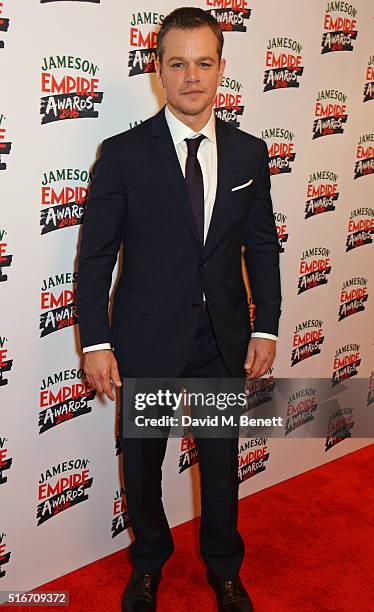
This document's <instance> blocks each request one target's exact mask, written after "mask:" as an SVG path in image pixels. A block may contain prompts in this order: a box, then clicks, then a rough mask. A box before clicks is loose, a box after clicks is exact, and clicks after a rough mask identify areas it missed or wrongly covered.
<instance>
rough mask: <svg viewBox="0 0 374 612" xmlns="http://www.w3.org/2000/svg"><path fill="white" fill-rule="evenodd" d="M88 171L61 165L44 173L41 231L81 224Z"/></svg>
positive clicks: (46, 232)
mask: <svg viewBox="0 0 374 612" xmlns="http://www.w3.org/2000/svg"><path fill="white" fill-rule="evenodd" d="M88 181H89V173H88V171H87V170H82V169H78V168H60V169H58V170H49V171H48V172H45V173H44V174H43V179H42V186H41V206H42V209H41V212H40V227H41V232H40V233H41V234H42V235H44V234H49V233H50V232H54V231H56V230H60V229H64V228H66V227H72V226H74V225H80V224H81V223H82V219H83V213H84V207H85V205H86V200H87V191H88V189H87V184H88Z"/></svg>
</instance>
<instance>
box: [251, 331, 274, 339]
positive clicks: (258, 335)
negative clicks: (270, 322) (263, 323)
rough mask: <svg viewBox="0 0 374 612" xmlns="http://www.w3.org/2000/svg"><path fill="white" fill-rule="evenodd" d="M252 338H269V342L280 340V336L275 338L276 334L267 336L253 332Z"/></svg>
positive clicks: (263, 333) (264, 333)
mask: <svg viewBox="0 0 374 612" xmlns="http://www.w3.org/2000/svg"><path fill="white" fill-rule="evenodd" d="M251 336H252V338H268V339H269V340H278V336H274V334H267V333H266V332H253V333H252V334H251Z"/></svg>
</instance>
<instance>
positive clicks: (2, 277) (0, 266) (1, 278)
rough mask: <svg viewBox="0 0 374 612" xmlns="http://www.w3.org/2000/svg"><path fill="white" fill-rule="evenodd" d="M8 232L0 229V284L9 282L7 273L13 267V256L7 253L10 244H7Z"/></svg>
mask: <svg viewBox="0 0 374 612" xmlns="http://www.w3.org/2000/svg"><path fill="white" fill-rule="evenodd" d="M7 233H8V232H7V231H6V230H4V229H0V283H4V282H5V281H7V280H8V275H7V274H6V272H7V271H8V268H10V266H11V265H12V261H13V255H10V254H9V253H7V249H8V243H7V242H5V237H6V235H7Z"/></svg>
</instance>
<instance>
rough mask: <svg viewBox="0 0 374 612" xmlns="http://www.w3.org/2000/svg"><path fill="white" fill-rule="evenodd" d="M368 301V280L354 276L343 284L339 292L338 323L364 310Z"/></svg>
mask: <svg viewBox="0 0 374 612" xmlns="http://www.w3.org/2000/svg"><path fill="white" fill-rule="evenodd" d="M367 299H368V279H367V278H364V277H362V276H354V277H352V278H348V279H347V280H345V281H344V282H343V285H342V288H341V290H340V303H339V312H338V321H343V319H346V318H347V317H350V316H351V315H354V314H356V312H362V311H363V310H365V302H367Z"/></svg>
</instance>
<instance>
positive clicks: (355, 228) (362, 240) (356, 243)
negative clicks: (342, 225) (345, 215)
mask: <svg viewBox="0 0 374 612" xmlns="http://www.w3.org/2000/svg"><path fill="white" fill-rule="evenodd" d="M373 233H374V208H368V207H363V208H355V209H354V210H352V211H351V213H350V215H349V219H348V232H347V238H346V243H345V250H346V252H348V251H352V249H357V248H358V247H361V246H363V245H364V244H372V242H373V238H372V236H373Z"/></svg>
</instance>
